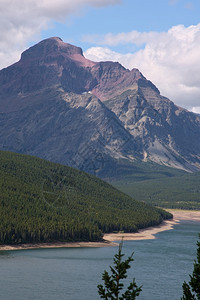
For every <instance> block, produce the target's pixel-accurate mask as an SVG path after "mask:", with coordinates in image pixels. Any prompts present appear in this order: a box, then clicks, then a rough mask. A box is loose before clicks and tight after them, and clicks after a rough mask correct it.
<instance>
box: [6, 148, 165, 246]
mask: <svg viewBox="0 0 200 300" xmlns="http://www.w3.org/2000/svg"><path fill="white" fill-rule="evenodd" d="M169 217H170V215H169V214H166V213H165V212H163V211H161V210H158V209H155V208H152V207H149V206H147V205H145V204H144V203H141V202H138V201H135V200H133V199H132V198H130V197H129V196H127V195H125V194H123V193H122V192H119V191H118V190H116V189H115V188H113V187H112V186H110V185H109V184H108V183H106V182H104V181H102V180H100V179H98V178H96V177H94V176H91V175H88V174H86V173H84V172H81V171H78V170H75V169H73V168H69V167H66V166H62V165H59V164H55V163H51V162H48V161H45V160H42V159H39V158H36V157H31V156H27V155H20V154H15V153H11V152H4V151H0V243H24V242H45V241H55V240H63V241H77V240H79V241H81V240H90V241H93V240H101V238H102V232H112V231H119V230H124V231H127V232H129V231H137V229H138V228H144V227H147V226H150V225H156V224H159V223H160V222H161V221H162V219H163V218H169Z"/></svg>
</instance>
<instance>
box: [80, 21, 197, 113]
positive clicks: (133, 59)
mask: <svg viewBox="0 0 200 300" xmlns="http://www.w3.org/2000/svg"><path fill="white" fill-rule="evenodd" d="M90 38H92V37H90ZM95 42H96V43H99V45H107V46H112V45H115V46H116V45H119V44H136V45H139V44H145V47H144V48H143V49H140V50H138V51H137V52H135V53H128V54H120V53H117V52H114V51H111V50H109V48H108V47H106V48H105V47H92V48H89V49H88V50H87V51H86V52H85V56H86V57H87V58H89V59H93V60H96V61H99V60H102V58H103V60H115V61H119V62H120V63H121V64H123V65H124V66H125V67H127V68H129V69H132V68H138V69H139V70H140V71H141V72H142V73H143V74H144V76H146V77H147V78H148V79H150V80H151V81H152V82H153V83H154V84H156V86H157V87H158V88H159V89H160V91H161V94H163V95H165V96H167V97H168V98H170V99H171V100H173V101H174V102H175V103H176V104H177V105H180V106H183V107H186V108H188V109H190V110H192V109H193V111H195V109H196V107H199V104H200V54H199V53H200V24H198V25H196V26H189V27H184V26H183V25H178V26H174V27H172V28H171V29H170V30H169V31H168V32H161V33H159V32H149V33H141V32H136V31H132V32H129V33H120V34H117V35H113V34H107V35H106V36H105V37H104V38H103V37H102V36H101V37H99V39H98V37H97V36H96V37H95Z"/></svg>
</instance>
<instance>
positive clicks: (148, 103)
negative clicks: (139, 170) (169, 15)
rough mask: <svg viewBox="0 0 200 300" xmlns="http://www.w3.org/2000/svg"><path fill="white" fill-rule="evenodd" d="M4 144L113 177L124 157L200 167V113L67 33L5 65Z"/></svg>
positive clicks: (0, 78)
mask: <svg viewBox="0 0 200 300" xmlns="http://www.w3.org/2000/svg"><path fill="white" fill-rule="evenodd" d="M0 112H1V113H0V124H1V132H0V149H2V150H11V151H15V152H21V153H27V154H32V155H36V156H39V157H42V158H46V159H49V160H51V161H55V162H59V163H63V164H67V165H70V166H74V167H77V168H79V169H82V170H85V171H88V172H90V173H94V174H96V175H99V176H105V174H106V173H107V172H108V170H111V169H114V168H115V166H116V162H117V161H124V162H126V163H127V162H130V163H131V162H133V161H134V160H138V159H142V160H152V161H155V162H157V163H159V164H165V165H168V166H172V167H176V168H182V169H186V170H191V171H195V170H197V169H200V117H199V115H196V114H193V113H190V112H188V111H186V110H184V109H182V108H179V107H177V106H175V105H174V104H173V102H171V101H170V100H168V99H167V98H165V97H163V96H161V95H160V93H159V90H158V89H157V88H156V87H155V86H154V85H153V84H152V83H151V82H150V81H148V80H147V79H145V77H144V76H143V75H142V74H141V73H140V72H139V71H138V70H137V69H133V70H131V71H129V70H127V69H125V68H124V67H122V66H121V65H120V64H119V63H114V62H100V63H95V62H92V61H89V60H87V59H85V58H84V56H83V53H82V50H81V49H80V48H78V47H75V46H72V45H70V44H66V43H64V42H63V41H62V40H61V39H59V38H50V39H47V40H44V41H42V42H40V43H39V44H37V45H35V46H33V47H31V48H30V49H28V50H26V51H25V52H24V53H22V56H21V59H20V61H19V62H17V63H15V64H14V65H12V66H10V67H8V68H5V69H3V70H1V71H0Z"/></svg>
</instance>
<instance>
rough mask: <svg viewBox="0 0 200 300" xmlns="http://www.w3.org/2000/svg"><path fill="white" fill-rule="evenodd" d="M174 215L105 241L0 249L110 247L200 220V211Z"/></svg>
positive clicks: (150, 236)
mask: <svg viewBox="0 0 200 300" xmlns="http://www.w3.org/2000/svg"><path fill="white" fill-rule="evenodd" d="M168 211H169V212H171V213H172V214H173V216H174V218H173V219H172V220H167V221H163V223H162V224H161V225H159V226H155V227H149V228H146V229H141V230H139V232H137V233H109V234H105V235H104V240H105V241H104V242H72V243H66V242H56V243H38V244H31V243H27V244H22V245H0V251H1V250H4V251H9V250H26V249H39V248H80V247H108V246H116V245H118V244H116V243H113V241H121V240H122V238H123V240H124V241H126V240H129V241H131V240H150V239H155V238H156V237H155V235H156V234H157V233H159V232H162V231H166V230H171V229H173V227H174V225H175V224H177V223H178V222H179V221H181V220H192V221H199V222H200V211H190V210H178V209H174V210H173V209H168Z"/></svg>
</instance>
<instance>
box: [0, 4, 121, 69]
mask: <svg viewBox="0 0 200 300" xmlns="http://www.w3.org/2000/svg"><path fill="white" fill-rule="evenodd" d="M120 2H121V0H73V1H71V0H57V1H55V0H14V1H13V0H1V3H0V29H1V39H0V69H1V68H3V67H6V66H8V65H10V64H11V63H14V62H16V60H17V59H19V57H20V53H21V52H22V51H23V50H24V49H25V48H26V47H27V44H28V42H30V41H32V40H33V39H35V38H38V37H39V35H40V32H41V30H44V29H46V28H47V27H48V26H49V23H50V22H51V21H53V20H54V21H61V22H62V21H64V20H65V19H66V17H67V16H69V15H70V14H76V13H77V12H79V11H80V10H81V9H82V8H83V6H87V5H90V6H97V7H98V6H99V7H100V6H107V5H114V4H118V3H120Z"/></svg>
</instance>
